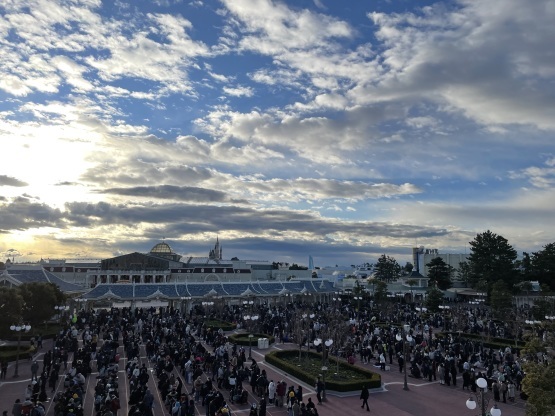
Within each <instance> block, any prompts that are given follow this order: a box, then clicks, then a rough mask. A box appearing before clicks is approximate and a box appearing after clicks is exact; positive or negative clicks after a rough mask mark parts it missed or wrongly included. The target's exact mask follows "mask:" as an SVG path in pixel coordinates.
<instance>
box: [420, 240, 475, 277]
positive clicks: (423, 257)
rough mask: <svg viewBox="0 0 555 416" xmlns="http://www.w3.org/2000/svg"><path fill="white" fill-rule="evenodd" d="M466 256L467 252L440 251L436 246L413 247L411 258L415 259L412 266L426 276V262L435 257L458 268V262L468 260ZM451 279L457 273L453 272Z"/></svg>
mask: <svg viewBox="0 0 555 416" xmlns="http://www.w3.org/2000/svg"><path fill="white" fill-rule="evenodd" d="M468 256H469V255H468V254H461V253H440V252H439V250H438V249H437V248H424V247H418V248H414V249H413V258H414V259H415V260H414V267H415V269H416V270H417V271H419V272H420V273H422V275H424V276H428V267H427V266H426V264H428V263H430V262H431V261H432V260H433V259H435V258H436V257H439V258H441V259H442V260H443V261H444V262H445V263H446V264H447V265H449V266H451V267H453V269H455V270H458V268H459V264H460V263H462V262H465V261H468ZM417 266H418V267H417ZM452 280H453V281H456V280H457V273H454V274H453V276H452Z"/></svg>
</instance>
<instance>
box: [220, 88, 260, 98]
mask: <svg viewBox="0 0 555 416" xmlns="http://www.w3.org/2000/svg"><path fill="white" fill-rule="evenodd" d="M223 90H224V93H226V95H231V96H232V97H252V96H253V95H254V90H253V89H252V88H251V87H246V86H237V87H224V88H223Z"/></svg>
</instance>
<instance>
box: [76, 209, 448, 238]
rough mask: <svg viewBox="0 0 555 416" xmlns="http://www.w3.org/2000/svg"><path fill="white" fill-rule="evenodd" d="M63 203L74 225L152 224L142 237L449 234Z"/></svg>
mask: <svg viewBox="0 0 555 416" xmlns="http://www.w3.org/2000/svg"><path fill="white" fill-rule="evenodd" d="M66 208H67V211H68V219H69V220H70V221H72V222H73V223H74V225H78V226H102V225H115V224H119V225H126V226H130V225H133V224H139V223H143V224H151V226H150V229H151V231H150V232H149V230H146V231H145V237H147V238H159V237H160V236H161V235H164V236H167V237H170V236H172V237H173V236H175V237H176V238H181V236H183V235H190V234H198V233H206V232H214V233H218V232H224V231H233V232H242V233H249V234H256V233H260V234H261V235H262V234H269V233H271V234H274V235H275V236H276V237H285V236H287V235H288V234H290V233H293V232H295V233H308V234H309V235H311V236H312V238H317V239H321V238H324V236H327V235H331V234H334V233H345V234H348V235H349V236H350V237H352V238H356V237H357V236H358V237H367V236H387V237H395V238H424V237H437V236H443V235H446V234H448V231H447V230H445V229H443V228H436V227H426V226H415V225H403V224H389V223H380V222H366V221H352V222H345V221H341V220H338V219H328V218H323V217H320V216H319V215H318V214H316V213H313V212H310V211H290V210H279V209H260V210H258V209H254V208H249V207H242V206H235V205H225V206H204V205H189V204H165V205H155V204H148V205H138V204H134V205H132V204H129V205H125V204H120V205H112V204H108V203H105V202H100V203H97V204H88V203H77V202H75V203H70V204H66ZM154 225H155V226H154ZM153 226H154V227H153ZM150 233H152V234H150ZM149 234H150V235H149Z"/></svg>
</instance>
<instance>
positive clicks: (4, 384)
mask: <svg viewBox="0 0 555 416" xmlns="http://www.w3.org/2000/svg"><path fill="white" fill-rule="evenodd" d="M50 348H52V341H51V340H45V342H44V346H43V349H42V350H40V351H38V352H37V353H36V354H35V356H34V359H36V360H37V361H39V363H40V364H41V368H42V357H43V355H44V353H45V352H46V351H48V349H50ZM120 348H122V347H120ZM207 348H208V349H209V350H211V348H210V347H209V346H207ZM291 348H296V345H294V344H277V345H272V346H270V348H269V349H265V350H259V349H258V348H254V347H253V349H252V356H253V358H254V359H255V360H256V361H257V362H258V363H259V365H260V366H261V368H263V369H265V370H266V372H267V373H268V379H269V380H274V381H276V382H277V381H279V380H285V381H286V382H287V385H288V386H291V385H294V386H298V385H299V384H300V385H302V386H303V392H304V397H303V399H304V401H305V402H306V401H307V400H308V398H309V397H311V398H312V400H313V401H314V402H315V403H316V402H317V400H316V392H315V390H314V386H309V385H307V384H305V383H302V382H299V381H298V380H297V379H295V378H293V377H290V376H289V375H287V374H285V373H283V371H280V370H278V369H276V368H275V367H273V366H271V365H269V364H267V363H266V362H264V355H265V354H266V353H268V352H270V351H273V350H275V349H291ZM122 349H123V348H122ZM143 352H144V349H143ZM142 355H143V357H142V361H143V362H145V363H146V364H147V366H148V367H149V368H150V369H151V374H152V371H153V369H152V366H151V364H150V363H149V362H148V360H146V357H144V354H142ZM122 356H123V354H122ZM69 361H70V362H71V356H70V360H69ZM31 362H32V361H27V360H25V361H20V363H19V374H20V376H19V377H18V378H13V374H14V369H15V363H14V362H12V363H10V366H9V369H8V376H7V377H6V379H5V380H0V411H3V410H7V411H8V415H11V409H12V405H13V403H14V402H15V400H16V399H20V400H21V401H22V402H23V401H24V395H25V389H26V387H27V385H29V384H30V382H31V369H30V367H31ZM355 365H358V366H361V367H365V368H368V369H371V370H373V371H376V372H378V373H380V374H381V376H382V384H383V385H382V389H379V390H374V391H371V392H370V393H371V394H370V399H369V404H370V412H367V411H366V410H363V409H361V407H360V406H361V400H359V394H360V392H353V393H352V394H336V393H334V392H330V391H328V392H327V401H326V402H325V403H324V404H323V405H321V406H317V408H318V413H319V414H320V415H322V416H328V415H330V416H331V415H342V416H348V415H359V414H378V415H388V416H396V415H399V416H404V415H426V416H435V415H437V416H445V415H449V416H464V415H466V416H475V415H477V414H479V410H478V409H476V410H474V411H471V410H468V409H467V408H466V405H465V402H466V400H467V399H468V398H469V396H470V395H471V393H470V392H469V391H468V390H466V391H463V390H462V387H461V386H462V381H460V382H458V383H457V384H458V386H457V387H447V386H443V385H440V384H439V382H428V381H424V380H422V379H414V378H410V377H409V378H408V387H409V390H408V391H405V390H404V389H403V387H404V376H403V374H402V373H400V372H399V369H398V366H397V365H395V363H394V364H393V365H392V366H391V370H390V371H381V370H380V369H379V368H375V367H373V366H372V365H369V364H367V365H364V364H361V363H356V364H355ZM124 366H125V358H123V359H122V360H120V371H119V393H120V399H121V400H120V401H121V410H120V411H119V416H127V414H128V410H129V409H128V407H129V406H128V404H127V402H128V397H129V385H128V383H127V378H126V376H125V372H124ZM68 368H69V365H68ZM94 369H95V366H94V365H93V371H94ZM177 374H179V373H178V371H177V370H176V375H177ZM154 378H155V377H154V376H151V377H150V380H149V387H150V389H151V391H152V392H153V393H154V394H155V398H156V400H155V401H156V404H155V408H154V414H155V416H162V415H169V412H168V411H167V410H166V408H165V407H164V406H162V405H161V404H160V400H161V399H160V397H159V396H158V391H157V388H156V384H155V382H156V381H155V380H154ZM62 380H63V379H62V378H60V383H58V386H57V391H60V390H63V382H62ZM95 384H96V374H95V373H94V372H93V373H92V374H91V375H90V376H89V377H88V378H87V381H86V390H87V392H86V395H85V400H84V409H83V410H84V413H83V415H84V416H94V415H95V411H94V404H93V391H94V387H95ZM191 387H192V386H191V385H187V384H185V389H186V390H187V391H190V390H191ZM47 390H49V389H47ZM248 390H249V402H255V401H257V398H256V397H255V396H253V395H252V393H251V392H250V386H248ZM222 393H223V395H224V397H225V398H226V399H227V398H228V397H229V393H228V392H227V391H222ZM54 394H55V393H54ZM54 394H50V391H49V396H50V397H49V398H50V400H49V401H48V402H47V403H45V405H46V409H47V415H54V404H53V402H52V400H51V398H52V397H53V396H54ZM487 396H488V398H491V402H490V403H489V406H488V409H489V408H490V407H491V406H492V404H493V395H492V394H491V392H489V393H488V395H487ZM498 406H499V408H500V409H501V411H502V415H503V416H517V415H518V416H523V415H524V413H525V403H524V402H523V401H522V400H520V399H519V398H518V397H517V399H516V401H515V403H502V402H501V403H498ZM230 407H231V409H232V413H233V414H237V415H246V416H248V414H249V408H250V406H249V405H236V404H232V405H230ZM196 414H198V415H205V414H206V411H205V409H204V408H203V407H202V406H200V405H199V406H198V407H197V412H196ZM267 414H268V415H270V416H278V415H280V416H281V415H286V414H287V410H286V409H285V408H276V407H274V406H271V405H269V406H268V408H267Z"/></svg>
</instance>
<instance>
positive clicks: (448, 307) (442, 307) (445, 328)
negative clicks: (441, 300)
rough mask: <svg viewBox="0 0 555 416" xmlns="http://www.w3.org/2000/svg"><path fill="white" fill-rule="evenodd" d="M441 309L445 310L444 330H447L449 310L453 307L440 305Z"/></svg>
mask: <svg viewBox="0 0 555 416" xmlns="http://www.w3.org/2000/svg"><path fill="white" fill-rule="evenodd" d="M439 309H441V310H442V311H443V330H444V331H447V330H448V328H447V311H448V310H449V309H451V307H450V306H449V305H439Z"/></svg>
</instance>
